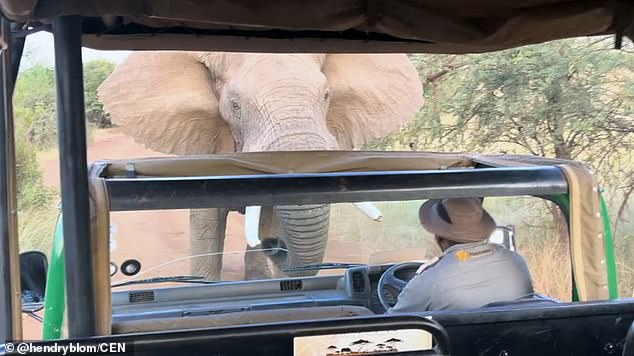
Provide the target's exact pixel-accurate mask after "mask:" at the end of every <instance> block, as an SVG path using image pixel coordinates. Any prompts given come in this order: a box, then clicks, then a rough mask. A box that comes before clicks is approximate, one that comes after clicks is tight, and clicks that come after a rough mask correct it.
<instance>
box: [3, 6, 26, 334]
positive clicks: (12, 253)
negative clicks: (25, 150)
mask: <svg viewBox="0 0 634 356" xmlns="http://www.w3.org/2000/svg"><path fill="white" fill-rule="evenodd" d="M0 37H1V41H0V42H1V44H2V54H1V55H0V66H1V68H0V85H1V86H2V88H1V89H0V114H1V116H2V117H1V118H0V132H1V133H0V342H2V343H4V341H6V340H20V339H22V319H21V314H20V313H21V300H20V293H21V290H20V263H19V261H20V257H19V252H20V251H19V246H18V226H17V210H18V208H17V199H16V192H17V190H16V177H15V137H14V135H15V131H14V129H13V105H12V97H13V86H14V80H13V71H12V70H11V45H10V44H11V29H10V25H9V22H8V21H7V20H5V19H4V18H2V19H0Z"/></svg>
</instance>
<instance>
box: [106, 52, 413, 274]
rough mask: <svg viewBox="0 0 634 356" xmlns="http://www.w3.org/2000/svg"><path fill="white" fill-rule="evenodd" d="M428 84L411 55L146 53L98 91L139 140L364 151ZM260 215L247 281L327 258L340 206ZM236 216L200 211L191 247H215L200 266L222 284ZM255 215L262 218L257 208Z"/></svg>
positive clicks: (178, 150) (209, 149)
mask: <svg viewBox="0 0 634 356" xmlns="http://www.w3.org/2000/svg"><path fill="white" fill-rule="evenodd" d="M422 91H423V89H422V84H421V81H420V79H419V77H418V73H417V71H416V69H415V67H414V66H413V64H412V63H411V62H410V60H409V59H408V57H407V56H406V55H404V54H259V53H225V52H176V51H145V52H136V53H133V54H131V55H130V56H129V57H128V58H127V59H126V60H125V61H124V62H123V63H121V64H120V65H118V66H117V67H116V68H115V70H114V71H113V73H112V74H111V75H110V76H109V77H108V78H107V79H106V80H105V81H104V82H103V83H102V85H101V86H100V87H99V91H98V93H99V97H100V100H101V102H102V103H103V105H104V109H105V111H106V112H108V113H109V114H110V115H111V118H112V121H113V123H114V124H116V125H118V126H120V127H121V128H122V130H123V131H124V133H126V134H127V135H130V136H131V137H132V138H134V139H135V140H136V141H137V142H139V143H141V144H145V145H146V146H147V147H148V148H150V149H153V150H155V151H160V152H164V153H169V154H175V155H200V154H219V153H229V152H255V151H300V150H302V151H305V150H351V149H358V148H360V147H362V146H363V145H364V144H365V143H367V142H369V141H370V140H373V139H376V138H379V137H382V136H384V135H386V134H388V133H390V132H393V131H395V130H397V129H399V128H400V127H401V126H402V125H404V124H405V123H407V122H409V121H410V120H412V119H413V118H414V117H415V114H416V113H417V112H418V110H419V109H420V107H421V106H422V105H423V95H422V94H423V93H422ZM247 210H249V209H248V208H247ZM251 210H253V209H251ZM255 210H256V211H257V215H258V217H259V218H256V225H259V226H256V230H257V234H258V236H264V237H265V238H264V239H263V240H262V241H261V242H260V244H259V245H257V246H251V245H249V246H247V252H248V253H245V278H247V279H253V278H264V277H270V276H271V271H270V270H269V267H268V261H273V264H274V266H276V268H275V270H276V271H277V272H276V273H280V272H279V271H280V270H282V269H284V268H287V267H293V266H299V265H304V264H309V263H319V262H321V261H323V258H324V253H325V249H326V243H327V238H328V228H329V214H330V206H329V205H323V204H320V205H305V206H274V207H259V208H258V207H256V209H255ZM228 213H229V210H228V209H216V208H214V209H195V210H192V211H191V212H190V231H191V232H190V243H191V249H192V253H194V254H206V257H204V258H196V259H195V261H193V262H192V273H193V274H195V275H198V276H202V277H204V278H206V279H210V280H219V279H220V271H221V268H222V255H221V254H215V255H214V254H213V253H215V252H220V251H222V250H223V245H224V235H225V226H226V222H227V214H228ZM257 220H259V224H257ZM245 221H253V219H249V214H248V211H247V217H246V218H245ZM247 230H248V228H247ZM271 246H277V247H281V248H278V249H273V251H282V252H280V253H278V254H275V253H269V254H268V260H267V258H266V257H264V254H261V253H251V252H250V251H256V250H258V249H260V248H261V247H271ZM260 250H261V249H260ZM314 273H316V272H315V271H309V272H306V274H314ZM300 275H303V274H301V273H300Z"/></svg>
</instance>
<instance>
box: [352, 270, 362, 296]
mask: <svg viewBox="0 0 634 356" xmlns="http://www.w3.org/2000/svg"><path fill="white" fill-rule="evenodd" d="M352 289H354V291H355V292H358V293H363V292H365V278H364V277H363V273H361V272H352Z"/></svg>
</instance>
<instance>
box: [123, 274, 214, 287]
mask: <svg viewBox="0 0 634 356" xmlns="http://www.w3.org/2000/svg"><path fill="white" fill-rule="evenodd" d="M167 282H180V283H199V284H214V283H218V282H219V281H207V280H205V279H204V277H200V276H170V277H154V278H147V279H138V280H135V281H127V282H121V283H117V284H113V285H112V286H111V288H116V287H123V286H129V285H133V284H152V283H167Z"/></svg>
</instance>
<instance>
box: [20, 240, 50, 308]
mask: <svg viewBox="0 0 634 356" xmlns="http://www.w3.org/2000/svg"><path fill="white" fill-rule="evenodd" d="M47 272H48V259H47V258H46V255H45V254H44V253H42V252H40V251H27V252H22V253H21V254H20V284H21V287H22V288H21V289H22V311H23V312H25V313H29V314H32V313H34V312H36V311H38V310H40V309H42V308H43V307H44V295H45V292H46V274H47Z"/></svg>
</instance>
